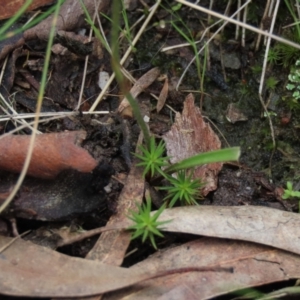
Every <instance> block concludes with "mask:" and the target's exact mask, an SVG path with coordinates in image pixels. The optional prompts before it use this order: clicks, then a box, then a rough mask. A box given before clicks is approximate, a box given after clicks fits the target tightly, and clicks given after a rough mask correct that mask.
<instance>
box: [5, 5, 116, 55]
mask: <svg viewBox="0 0 300 300" xmlns="http://www.w3.org/2000/svg"><path fill="white" fill-rule="evenodd" d="M9 2H11V1H9ZM22 2H24V1H22ZM34 2H36V1H34ZM95 2H96V5H97V4H98V11H99V12H100V11H102V12H104V11H105V10H106V9H107V8H108V6H109V4H110V1H107V0H99V1H94V0H83V4H84V6H85V7H86V9H87V11H88V13H89V15H90V16H93V15H94V12H95ZM59 13H60V16H63V17H61V18H58V19H57V23H56V30H57V31H72V30H74V29H76V28H78V27H80V26H82V25H83V24H84V22H85V18H86V15H85V13H84V10H83V8H82V6H81V3H80V1H74V0H66V1H65V2H64V4H63V5H62V6H61V8H60V12H59ZM52 19H53V15H51V16H49V17H48V18H46V19H45V20H43V21H42V22H41V23H39V24H37V25H36V26H34V27H32V28H30V29H28V30H26V31H25V32H24V34H20V35H18V36H17V37H16V36H15V37H12V39H10V38H9V39H5V40H4V41H3V42H1V43H0V60H1V59H3V58H4V57H5V56H6V55H7V54H8V53H9V52H10V51H12V50H13V49H15V48H16V47H20V46H22V45H23V44H24V42H25V40H32V39H35V38H38V39H40V40H43V41H45V40H48V36H49V32H50V28H51V26H52Z"/></svg>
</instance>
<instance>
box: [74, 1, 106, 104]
mask: <svg viewBox="0 0 300 300" xmlns="http://www.w3.org/2000/svg"><path fill="white" fill-rule="evenodd" d="M99 3H100V1H98V5H96V1H95V13H94V16H93V23H95V20H96V16H97V14H98V8H99ZM92 35H93V28H92V27H91V28H90V33H89V38H88V41H89V42H90V41H91V40H92ZM89 57H90V56H89V55H87V56H86V57H85V62H84V69H83V76H82V82H81V87H80V93H79V99H78V104H77V107H76V110H79V109H80V106H81V103H82V96H83V90H84V86H85V79H86V72H87V67H88V62H89Z"/></svg>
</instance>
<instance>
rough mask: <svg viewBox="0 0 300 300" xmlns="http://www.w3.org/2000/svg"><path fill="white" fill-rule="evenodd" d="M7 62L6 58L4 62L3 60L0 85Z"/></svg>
mask: <svg viewBox="0 0 300 300" xmlns="http://www.w3.org/2000/svg"><path fill="white" fill-rule="evenodd" d="M7 62H8V56H6V57H5V60H4V62H3V65H2V69H1V74H0V84H1V83H2V79H3V76H4V72H5V69H6V65H7Z"/></svg>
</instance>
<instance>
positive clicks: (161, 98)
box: [156, 76, 169, 112]
mask: <svg viewBox="0 0 300 300" xmlns="http://www.w3.org/2000/svg"><path fill="white" fill-rule="evenodd" d="M168 91H169V80H168V76H166V78H165V83H164V86H163V88H162V90H161V92H160V94H159V97H158V101H157V104H156V110H157V112H160V111H161V109H162V108H163V107H164V105H165V102H166V99H167V96H168Z"/></svg>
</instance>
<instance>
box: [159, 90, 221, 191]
mask: <svg viewBox="0 0 300 300" xmlns="http://www.w3.org/2000/svg"><path fill="white" fill-rule="evenodd" d="M163 139H164V141H165V142H166V148H167V154H168V156H170V157H171V159H170V161H171V163H172V164H175V163H177V162H179V161H181V160H183V159H186V158H188V157H191V156H193V155H196V154H199V153H203V152H209V151H213V150H218V149H220V148H221V142H220V139H219V138H218V136H217V135H216V134H215V133H214V131H213V130H212V128H211V127H210V125H209V124H208V123H206V122H205V121H204V119H203V117H202V115H201V112H200V109H199V108H198V107H196V106H195V104H194V96H193V95H192V94H189V95H187V97H186V99H185V101H184V108H183V111H182V113H181V114H180V113H177V114H176V117H175V123H174V124H173V125H172V128H171V130H170V131H169V132H167V133H166V134H165V135H164V136H163ZM222 166H223V164H222V163H213V164H206V165H202V166H199V167H196V168H195V171H194V175H193V176H194V178H200V179H201V180H202V182H203V183H204V184H205V185H204V187H203V189H202V190H201V192H202V194H203V195H204V196H206V195H207V194H208V193H209V192H211V191H214V190H215V189H216V188H217V182H218V173H219V172H220V171H221V169H222Z"/></svg>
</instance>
